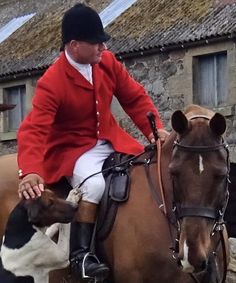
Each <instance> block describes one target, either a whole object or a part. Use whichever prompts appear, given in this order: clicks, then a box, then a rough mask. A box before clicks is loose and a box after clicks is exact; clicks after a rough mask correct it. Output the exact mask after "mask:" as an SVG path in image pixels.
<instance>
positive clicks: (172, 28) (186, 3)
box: [0, 0, 236, 78]
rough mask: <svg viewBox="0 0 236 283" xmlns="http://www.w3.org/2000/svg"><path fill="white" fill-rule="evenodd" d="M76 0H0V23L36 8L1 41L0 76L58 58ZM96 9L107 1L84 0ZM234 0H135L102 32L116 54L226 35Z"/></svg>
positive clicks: (235, 20)
mask: <svg viewBox="0 0 236 283" xmlns="http://www.w3.org/2000/svg"><path fill="white" fill-rule="evenodd" d="M77 2H78V1H75V0H71V1H67V0H31V1H28V0H0V27H1V26H3V25H4V24H5V23H7V22H8V21H9V20H10V19H12V18H13V17H15V16H22V15H25V14H27V13H28V14H29V13H33V12H36V13H37V14H36V16H34V17H33V18H32V19H31V20H30V21H29V22H27V23H26V24H25V25H23V26H22V27H21V28H19V29H18V30H17V31H16V32H15V33H13V34H12V35H11V36H10V37H9V38H8V39H6V40H5V41H4V42H2V43H1V44H0V78H3V77H6V76H8V75H14V74H19V73H22V72H23V73H25V72H32V71H40V70H43V69H45V68H47V67H48V66H49V65H50V64H51V63H52V62H53V61H54V60H55V58H56V57H57V56H58V54H59V48H60V23H61V18H62V15H63V13H64V11H65V10H67V9H68V8H69V7H71V6H73V5H74V4H75V3H77ZM84 2H86V3H87V4H88V5H91V6H92V7H93V8H95V9H96V10H97V11H98V12H100V11H102V10H103V9H104V8H105V7H106V6H107V5H108V4H109V3H111V2H112V0H100V1H97V0H87V1H84ZM235 2H236V0H234V1H233V0H137V2H136V3H135V4H133V5H132V6H131V7H130V8H129V9H128V10H127V11H126V12H124V13H123V14H122V15H121V16H119V17H118V18H117V19H116V20H115V22H113V23H111V24H110V25H108V27H107V28H106V31H107V32H108V33H110V34H111V36H112V39H111V40H110V41H109V43H108V46H109V48H110V49H111V50H112V51H114V52H115V53H116V54H117V56H119V55H122V56H124V55H127V54H132V53H134V52H137V51H138V52H140V51H143V50H151V49H153V48H159V49H163V48H166V47H170V46H178V45H181V44H186V43H197V42H199V41H201V40H203V39H204V40H210V39H216V38H217V39H220V38H222V39H224V40H225V39H231V38H233V37H234V36H235V31H236V28H235V27H236V3H235Z"/></svg>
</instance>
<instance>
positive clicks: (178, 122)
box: [171, 110, 188, 135]
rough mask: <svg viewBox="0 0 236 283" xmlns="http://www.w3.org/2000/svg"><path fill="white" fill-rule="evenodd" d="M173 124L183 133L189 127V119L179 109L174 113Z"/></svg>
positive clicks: (176, 129) (175, 128)
mask: <svg viewBox="0 0 236 283" xmlns="http://www.w3.org/2000/svg"><path fill="white" fill-rule="evenodd" d="M171 125H172V128H173V129H174V130H175V131H176V132H177V133H178V134H180V135H181V134H183V133H184V132H185V131H186V130H187V129H188V119H187V118H186V116H185V115H184V113H183V112H182V111H181V110H177V111H175V112H174V113H173V114H172V117H171Z"/></svg>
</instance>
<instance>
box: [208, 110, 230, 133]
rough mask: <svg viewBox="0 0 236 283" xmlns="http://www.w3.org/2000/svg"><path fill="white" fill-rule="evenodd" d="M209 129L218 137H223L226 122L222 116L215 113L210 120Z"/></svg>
mask: <svg viewBox="0 0 236 283" xmlns="http://www.w3.org/2000/svg"><path fill="white" fill-rule="evenodd" d="M209 125H210V128H211V130H212V131H213V133H215V134H216V135H218V136H221V135H223V133H224V132H225V130H226V120H225V117H224V116H223V115H221V114H220V113H216V114H215V115H214V116H213V117H212V118H211V120H210V123H209Z"/></svg>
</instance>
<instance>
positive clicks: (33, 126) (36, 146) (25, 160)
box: [17, 79, 59, 178]
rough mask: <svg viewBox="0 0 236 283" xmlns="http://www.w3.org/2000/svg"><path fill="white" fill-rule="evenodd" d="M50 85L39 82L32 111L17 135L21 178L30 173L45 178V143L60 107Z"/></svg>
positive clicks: (42, 81)
mask: <svg viewBox="0 0 236 283" xmlns="http://www.w3.org/2000/svg"><path fill="white" fill-rule="evenodd" d="M49 85H50V84H49V83H45V80H42V79H40V80H39V81H38V83H37V86H36V90H35V94H34V97H33V100H32V110H31V112H30V113H29V114H28V115H27V116H26V118H25V119H24V120H23V122H22V123H21V125H20V127H19V130H18V133H17V143H18V155H17V161H18V166H19V175H20V177H21V178H22V177H24V176H25V175H27V174H29V173H37V174H39V175H40V176H41V177H44V176H43V166H42V165H43V164H42V163H43V157H44V151H45V143H46V140H47V136H48V133H49V131H50V127H51V125H52V123H53V121H54V119H55V115H56V112H57V109H58V107H59V102H58V98H57V96H56V95H55V93H54V92H53V91H52V89H51V87H49Z"/></svg>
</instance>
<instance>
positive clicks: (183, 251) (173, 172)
mask: <svg viewBox="0 0 236 283" xmlns="http://www.w3.org/2000/svg"><path fill="white" fill-rule="evenodd" d="M213 117H214V118H213ZM192 118H193V119H194V120H192ZM225 126H226V125H225V119H224V117H223V116H221V115H220V114H217V115H216V116H214V113H213V112H211V111H209V110H207V109H204V108H201V107H198V106H196V105H193V106H191V107H189V108H188V109H187V114H186V116H185V115H184V114H183V113H182V112H181V111H176V112H175V113H174V114H173V116H172V127H173V129H174V130H175V132H173V133H172V134H171V135H170V138H169V139H168V141H167V142H166V143H165V144H164V146H163V147H162V154H161V172H162V173H161V175H162V183H163V187H164V192H163V193H164V199H163V203H165V205H166V210H167V214H166V215H164V213H163V212H162V210H163V209H160V208H159V207H158V203H157V202H156V201H155V199H154V197H153V194H152V193H151V190H150V182H148V176H147V174H146V172H145V169H144V167H145V166H136V167H134V168H133V169H131V170H132V171H131V191H130V198H129V201H128V202H127V203H125V204H122V205H120V207H119V210H118V214H117V217H116V221H115V223H114V227H113V230H112V233H111V234H110V235H109V237H108V239H107V240H106V242H105V247H106V250H107V256H108V261H109V263H110V265H111V267H112V274H113V278H112V280H111V281H112V282H114V283H123V282H126V283H144V282H145V283H156V282H162V283H168V282H175V283H180V282H181V283H193V282H201V283H203V282H204V283H213V282H224V276H225V272H226V264H227V262H226V261H227V258H226V257H227V256H226V254H223V252H224V251H225V250H227V243H226V241H225V240H226V239H227V233H226V230H225V229H224V230H223V232H222V234H221V235H220V234H219V233H218V232H216V231H215V227H218V228H219V226H218V221H219V222H220V220H219V219H218V216H215V218H214V215H215V214H217V213H218V212H221V210H223V209H224V205H225V204H226V202H227V181H228V180H227V178H228V170H229V168H228V166H229V165H228V152H227V149H225V146H224V145H223V144H222V143H223V142H222V134H223V132H224V131H225ZM177 140H178V142H179V143H181V145H182V144H183V145H185V146H186V148H185V149H184V148H180V146H174V145H175V142H176V141H177ZM173 147H174V149H173ZM190 147H191V149H190ZM218 147H219V148H218ZM201 166H203V167H204V168H202V167H201ZM149 167H150V174H149V175H150V176H152V178H155V177H157V168H156V164H152V165H149ZM201 170H202V172H201ZM154 184H155V189H156V190H157V192H158V194H159V198H161V188H160V183H159V182H158V180H157V179H156V180H155V181H154ZM173 184H174V187H173ZM173 203H175V205H174V207H175V208H176V206H177V209H178V210H180V212H181V213H182V214H183V215H180V216H178V215H176V214H175V215H173V211H172V209H173ZM198 209H199V211H198ZM208 210H209V211H208ZM198 213H199V215H198ZM184 214H185V215H184ZM219 214H220V213H219ZM173 219H175V220H173ZM173 222H175V223H174V225H173ZM174 226H175V227H174ZM221 227H222V226H221ZM176 237H177V238H178V240H179V241H178V248H176V250H175V252H176V255H175V256H176V258H177V259H174V258H173V253H172V250H171V247H172V248H175V246H174V240H175V238H176ZM222 237H223V238H224V240H223V239H222ZM222 249H223V250H224V251H222ZM225 252H226V253H227V251H225ZM213 254H214V255H216V257H215V258H214V259H213V260H212V259H211V257H212V255H213ZM177 262H178V263H179V264H180V265H181V267H179V266H178V264H177ZM207 268H208V269H207ZM210 269H211V271H210ZM183 271H185V272H183Z"/></svg>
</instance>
